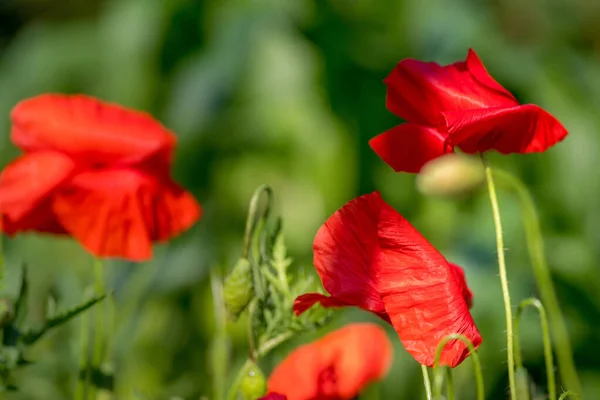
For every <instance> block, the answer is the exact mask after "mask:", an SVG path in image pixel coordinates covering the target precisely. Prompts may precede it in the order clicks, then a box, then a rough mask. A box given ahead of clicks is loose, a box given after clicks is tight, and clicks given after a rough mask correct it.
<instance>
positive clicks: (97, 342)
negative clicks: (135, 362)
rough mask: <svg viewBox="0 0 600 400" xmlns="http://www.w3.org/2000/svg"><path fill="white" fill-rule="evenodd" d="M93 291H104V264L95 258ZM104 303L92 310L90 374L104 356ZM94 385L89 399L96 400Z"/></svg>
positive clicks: (99, 292) (97, 369)
mask: <svg viewBox="0 0 600 400" xmlns="http://www.w3.org/2000/svg"><path fill="white" fill-rule="evenodd" d="M94 289H95V292H96V294H97V295H101V294H103V293H105V289H104V264H103V262H102V260H99V259H97V258H95V259H94ZM104 311H105V305H104V302H101V303H100V304H98V305H97V306H96V309H95V310H94V316H95V317H96V318H95V319H96V321H95V323H94V348H93V352H92V364H91V367H92V374H93V373H95V372H97V371H100V370H101V369H100V367H101V366H102V361H103V356H104V322H105V321H104ZM96 392H97V388H96V385H92V386H91V387H90V398H91V400H96V396H97V393H96Z"/></svg>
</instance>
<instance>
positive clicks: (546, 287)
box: [494, 170, 582, 393]
mask: <svg viewBox="0 0 600 400" xmlns="http://www.w3.org/2000/svg"><path fill="white" fill-rule="evenodd" d="M494 175H495V176H497V177H498V178H500V179H499V182H501V183H503V184H505V185H506V186H507V187H508V188H509V189H510V190H511V191H513V192H514V193H515V194H516V195H517V197H518V199H519V202H520V203H521V212H522V214H523V221H524V226H525V236H526V239H527V250H528V251H529V258H530V259H531V265H532V267H533V273H534V276H535V280H536V282H537V286H538V289H539V291H540V297H541V300H542V303H543V304H544V306H545V307H546V311H547V312H548V320H549V322H550V329H552V336H553V338H554V350H555V352H556V357H557V358H558V366H559V372H560V377H561V380H562V382H563V384H564V385H565V386H566V387H567V388H569V389H571V390H574V391H575V392H577V393H582V390H581V382H580V381H579V376H578V375H577V369H576V367H575V362H574V360H573V350H572V348H571V342H570V341H569V331H568V330H567V325H566V323H565V321H564V318H563V315H562V313H561V311H560V305H559V304H558V299H557V296H556V292H555V290H554V285H553V283H552V276H551V274H550V270H549V269H548V265H547V263H546V257H545V254H544V240H543V237H542V233H541V229H540V221H539V218H538V215H537V211H536V209H535V203H534V201H533V198H532V197H531V194H530V193H529V190H527V187H526V186H525V185H524V184H523V183H522V182H521V181H520V180H518V179H517V178H516V177H514V176H513V175H511V174H509V173H508V172H504V171H500V170H495V171H494Z"/></svg>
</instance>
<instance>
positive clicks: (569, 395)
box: [558, 390, 581, 400]
mask: <svg viewBox="0 0 600 400" xmlns="http://www.w3.org/2000/svg"><path fill="white" fill-rule="evenodd" d="M567 397H573V398H575V399H578V400H579V399H581V396H579V395H578V394H577V393H575V392H573V391H571V390H568V391H566V392H564V393H563V394H561V395H560V397H559V398H558V400H565V399H566V398H567Z"/></svg>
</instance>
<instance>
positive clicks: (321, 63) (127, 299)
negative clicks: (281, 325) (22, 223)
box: [0, 0, 600, 400]
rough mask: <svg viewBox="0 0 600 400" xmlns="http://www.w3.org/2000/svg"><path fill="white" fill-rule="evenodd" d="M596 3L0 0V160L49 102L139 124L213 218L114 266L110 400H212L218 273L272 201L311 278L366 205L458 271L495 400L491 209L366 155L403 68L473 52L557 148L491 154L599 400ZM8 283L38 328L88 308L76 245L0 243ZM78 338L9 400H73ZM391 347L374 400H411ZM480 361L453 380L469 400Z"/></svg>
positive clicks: (29, 372)
mask: <svg viewBox="0 0 600 400" xmlns="http://www.w3.org/2000/svg"><path fill="white" fill-rule="evenodd" d="M599 21H600V2H597V1H593V0H577V1H567V0H530V1H528V2H522V1H517V0H477V1H476V0H453V1H444V0H418V1H417V0H388V1H384V0H380V1H377V2H374V1H369V0H169V1H165V0H112V1H111V0H106V1H102V0H79V1H76V0H71V1H56V0H0V135H1V136H0V163H1V164H2V165H5V164H6V163H8V162H9V161H10V160H11V159H13V158H14V157H15V156H16V155H18V154H19V153H18V151H17V149H16V148H14V147H13V146H12V145H11V144H10V142H9V130H10V121H9V113H10V110H11V108H12V107H13V106H14V105H15V104H16V103H17V102H18V101H19V100H21V99H24V98H27V97H30V96H34V95H37V94H40V93H44V92H61V93H87V94H90V95H93V96H97V97H99V98H101V99H104V100H107V101H113V102H118V103H121V104H123V105H126V106H129V107H133V108H136V109H141V110H146V111H148V112H150V113H152V114H153V115H155V116H156V117H157V118H158V119H160V120H161V121H162V122H163V123H164V124H165V125H166V126H168V127H169V128H171V129H172V130H173V131H175V132H176V133H177V135H178V137H179V148H178V154H177V159H176V165H175V166H174V175H175V177H176V179H177V180H178V181H180V182H181V183H182V184H184V185H185V186H186V187H187V188H189V189H190V190H191V191H193V193H194V194H195V195H196V196H197V198H198V199H199V201H200V202H201V203H202V205H203V207H204V216H203V218H202V220H201V221H200V222H199V223H198V224H197V226H196V227H195V228H194V229H192V230H190V231H189V232H187V233H186V234H184V235H182V236H181V237H179V238H178V239H177V240H174V241H173V242H171V243H170V244H168V245H162V246H157V247H156V249H155V256H154V259H153V261H152V262H149V263H145V264H140V265H134V264H131V263H124V262H119V261H111V262H109V263H108V265H107V275H108V276H107V284H108V285H109V287H111V288H114V289H115V290H116V301H117V326H116V336H115V343H114V365H113V368H114V370H115V371H116V372H117V374H118V375H117V376H118V377H117V391H118V396H117V398H119V399H129V398H136V396H137V398H140V399H169V398H171V397H173V396H179V397H181V398H183V399H199V398H201V396H208V397H209V398H210V395H211V393H210V391H211V386H210V383H211V379H212V377H211V371H210V369H209V362H208V356H209V353H210V349H211V343H213V340H214V337H213V336H214V335H213V334H214V326H215V325H214V316H213V311H212V310H213V308H212V299H211V291H210V282H209V275H208V273H209V270H210V269H211V268H222V269H226V268H230V267H231V266H232V264H233V263H234V261H235V260H236V259H237V258H238V257H239V255H240V251H241V240H242V234H243V228H244V219H245V214H246V210H247V205H248V201H249V199H250V196H251V195H252V192H253V190H254V189H255V188H256V187H257V186H258V185H259V184H262V183H269V184H270V185H272V187H273V188H274V191H275V199H276V203H277V208H278V212H279V213H281V215H283V217H284V220H285V222H284V224H285V227H284V229H285V237H286V241H287V245H288V248H289V251H290V254H291V255H292V256H293V257H294V258H295V264H294V265H296V266H299V265H300V266H305V267H310V266H311V260H312V254H311V244H312V240H313V237H314V234H315V232H316V230H317V229H318V227H319V226H320V225H321V224H322V223H323V222H324V221H325V219H326V218H327V217H328V216H329V215H330V214H331V213H333V212H334V211H335V210H336V209H337V208H339V207H340V206H342V205H343V204H344V203H345V202H346V201H348V200H350V199H351V198H353V197H355V196H357V195H359V194H364V193H367V192H370V191H373V190H379V191H381V193H382V195H383V197H384V198H385V199H386V200H387V201H388V202H389V203H390V204H392V205H393V206H394V207H395V208H396V209H397V210H398V211H400V212H401V213H402V214H403V215H404V216H406V217H407V218H408V219H409V220H410V221H411V222H412V223H413V224H414V225H415V226H416V227H417V228H418V229H419V230H421V232H422V233H423V234H424V235H425V236H426V237H427V238H428V239H429V240H430V241H431V242H432V243H433V244H434V245H436V246H437V247H438V248H439V249H440V250H441V251H442V253H444V254H445V255H446V257H447V258H449V259H450V260H451V261H453V262H456V263H458V264H460V265H462V266H463V267H464V268H465V271H466V275H467V279H468V282H469V285H470V287H471V289H472V290H473V292H474V302H475V305H474V308H473V310H472V311H473V315H474V318H475V321H476V322H477V324H478V326H479V328H480V330H481V332H482V334H483V337H484V343H483V345H482V346H481V347H480V351H479V353H480V357H481V360H482V364H483V368H484V375H485V381H486V385H487V386H486V392H487V394H486V398H488V399H492V400H493V399H498V400H500V399H505V398H506V396H505V389H506V387H507V376H506V347H505V346H506V344H505V335H504V329H505V322H504V314H503V307H502V302H501V300H500V299H501V292H500V284H499V280H498V277H497V267H496V254H495V241H494V236H493V235H494V231H493V223H492V218H491V212H490V206H489V202H488V199H487V197H486V195H485V193H484V192H482V193H479V194H477V195H475V196H473V197H471V198H469V199H465V200H462V201H454V202H451V201H441V200H435V199H430V198H425V197H423V196H421V195H420V194H418V193H417V192H416V190H415V186H414V179H415V178H414V176H412V175H407V174H395V173H393V172H392V170H391V169H390V168H389V167H387V166H386V165H384V164H383V162H381V161H380V160H379V159H378V158H377V157H376V156H375V155H374V154H373V153H372V152H371V150H370V148H369V147H368V145H367V141H368V140H369V139H370V138H371V137H373V136H375V135H377V134H378V133H380V132H383V131H384V130H386V129H388V128H390V127H392V126H394V125H395V124H398V123H400V122H401V121H400V120H399V119H398V118H397V117H395V116H394V115H393V114H391V113H390V112H388V111H387V110H386V108H385V86H384V84H383V82H382V80H383V79H384V78H385V76H386V75H387V74H388V73H389V72H390V71H391V69H392V68H393V67H394V65H395V64H396V63H397V62H398V61H399V60H400V59H402V58H405V57H411V58H418V59H423V60H435V61H437V62H439V63H451V62H454V61H457V60H462V59H464V57H465V56H466V53H467V49H468V48H469V47H473V48H474V49H475V50H476V51H477V52H478V54H479V56H480V57H481V58H482V60H483V61H484V63H485V64H486V66H487V68H488V70H489V71H490V73H491V74H492V75H493V76H494V77H495V78H496V79H497V80H498V81H499V82H501V83H502V84H503V85H504V86H505V87H507V88H508V89H509V90H510V91H512V92H513V93H514V94H515V95H516V96H517V98H518V99H520V100H521V101H522V102H525V103H527V102H532V103H536V104H539V105H541V106H542V107H544V108H546V109H547V110H549V111H550V112H551V113H553V114H554V115H555V116H557V117H558V118H559V119H560V120H561V121H562V122H563V123H564V124H565V125H566V127H567V128H568V129H569V131H570V135H569V137H568V138H567V139H566V140H565V141H564V142H563V143H561V144H560V145H558V146H556V147H555V148H552V149H551V150H550V151H548V152H547V153H544V154H537V155H528V156H519V155H515V156H509V157H506V156H500V155H498V154H493V155H491V162H492V163H493V164H494V165H497V166H502V167H504V168H506V169H508V170H511V171H513V172H514V173H515V174H517V175H518V176H519V177H521V178H522V179H523V180H524V181H525V182H526V183H527V184H528V186H529V187H530V188H531V190H532V192H533V195H534V197H535V200H536V202H537V205H538V209H539V213H540V216H541V218H542V227H543V230H544V234H545V239H546V253H547V256H548V261H549V264H550V267H551V268H552V273H553V277H554V281H555V284H556V287H557V290H558V295H559V299H560V302H561V306H562V308H563V311H564V313H565V315H566V318H567V322H568V325H569V330H570V334H571V340H572V343H573V346H574V351H575V356H576V362H577V366H578V369H579V372H580V375H581V378H582V380H583V384H584V386H585V390H586V392H585V395H586V396H585V397H586V398H587V399H595V398H600V357H599V356H600V353H599V350H598V348H600V294H599V293H600V273H599V272H598V268H599V266H598V262H597V260H598V259H599V256H600V254H599V251H600V247H599V246H598V243H600V229H598V226H599V224H600V203H599V199H600V176H599V174H600V173H599V172H598V161H597V160H598V152H599V151H600V135H599V133H598V131H599V130H600V112H599V111H598V110H600V23H599ZM500 202H501V209H502V216H503V222H504V225H505V233H506V239H505V242H506V246H507V250H508V251H507V262H508V269H509V279H510V287H511V290H512V297H513V304H515V305H516V304H517V302H518V301H519V299H522V298H525V297H528V296H531V295H535V294H536V288H535V283H534V281H533V276H532V272H531V269H530V265H529V259H528V256H527V252H526V248H525V242H524V235H523V228H522V221H521V218H520V213H519V209H518V204H517V203H516V202H515V200H514V199H513V198H512V196H510V195H508V194H504V193H501V195H500ZM4 247H5V249H6V257H7V269H8V273H9V277H10V274H11V271H13V270H15V269H16V267H17V266H18V264H19V263H20V262H23V261H24V262H26V263H27V264H28V266H29V270H30V273H31V275H32V280H33V282H32V290H31V295H30V301H31V305H32V310H31V313H30V315H29V319H30V323H31V324H34V325H35V324H36V323H39V320H40V319H41V318H42V315H43V310H44V307H45V298H46V296H47V294H48V293H49V292H51V293H53V295H54V297H55V298H56V300H57V307H58V308H59V309H60V308H67V307H70V306H73V305H75V304H77V303H78V302H80V300H81V299H82V298H83V296H84V292H85V290H86V288H88V287H89V286H91V285H92V281H93V276H92V275H93V273H92V259H91V257H90V256H89V255H87V254H86V253H85V252H84V251H82V250H81V248H80V247H79V246H78V245H77V244H76V243H74V242H71V241H69V240H65V239H54V238H49V237H41V236H34V235H22V236H19V237H17V238H14V239H11V240H5V242H4ZM351 320H354V321H356V320H371V321H374V320H375V318H374V317H372V316H370V315H368V314H366V313H364V312H361V311H358V310H343V311H340V312H338V313H336V317H335V319H334V321H333V323H332V324H331V325H329V326H328V327H327V328H326V329H323V330H321V331H319V332H315V333H314V334H311V335H304V336H301V337H298V338H296V339H294V340H293V341H292V342H290V343H288V344H286V345H284V346H282V347H281V348H279V350H278V351H276V352H275V353H274V354H273V355H272V356H271V357H269V359H267V360H266V361H265V362H264V363H263V364H261V365H262V366H263V368H264V370H265V372H266V373H268V372H269V371H270V369H271V368H272V367H273V365H275V363H276V362H277V361H278V360H281V359H282V358H283V357H284V356H285V354H286V353H287V352H288V351H289V350H290V349H292V348H293V347H294V346H296V345H297V344H298V343H302V342H305V341H308V340H311V339H313V338H314V337H316V336H318V335H321V334H322V333H323V332H325V331H327V330H329V329H333V328H335V327H337V326H340V325H342V324H344V323H346V322H348V321H351ZM78 322H79V321H78V320H75V321H73V322H71V323H69V324H68V325H67V326H65V327H61V328H59V329H56V330H54V331H53V332H52V333H51V334H49V335H48V336H47V337H46V338H44V339H43V340H42V341H40V343H38V344H37V345H36V346H35V347H34V348H33V349H32V350H31V352H30V354H29V358H30V359H32V360H34V361H35V364H34V365H32V366H30V367H27V368H24V369H22V370H21V371H20V372H19V374H18V376H17V383H19V384H20V388H21V393H19V394H13V395H10V396H9V397H7V398H10V399H52V400H60V399H68V398H71V397H72V391H73V388H74V383H75V381H74V377H75V373H76V371H77V359H78V346H79V323H78ZM389 331H390V336H391V337H392V338H393V340H394V343H395V346H396V354H395V361H394V366H393V369H392V371H391V372H390V374H389V376H388V378H387V379H386V380H385V381H383V382H382V383H380V384H378V385H375V386H373V387H371V388H369V389H368V390H367V391H366V393H365V394H364V398H366V399H378V398H380V399H391V398H393V399H398V400H400V399H406V400H408V399H411V400H412V399H417V398H422V396H423V394H422V380H421V375H420V369H419V366H418V364H417V363H416V362H415V361H414V360H413V359H412V358H411V357H410V356H408V355H407V353H406V352H405V351H404V350H403V348H402V347H401V345H400V343H399V341H398V340H397V337H396V336H394V334H393V332H392V330H391V329H390V330H389ZM228 332H229V339H230V341H231V346H232V347H231V350H232V351H231V353H232V357H231V359H230V360H229V362H230V368H229V371H230V372H231V376H230V377H229V379H230V380H231V379H232V378H233V375H234V374H235V372H236V371H237V368H239V366H240V365H241V363H242V362H243V360H244V358H245V357H246V354H247V343H246V336H245V320H244V319H241V320H240V321H239V322H238V323H235V324H230V325H228ZM522 346H523V348H524V359H525V365H526V367H527V368H528V369H529V370H530V372H531V373H532V375H533V377H534V379H535V380H536V382H537V383H538V384H539V385H545V382H546V378H545V374H544V364H543V356H542V343H541V335H540V331H539V319H538V318H537V316H536V315H535V314H534V313H533V312H527V313H526V316H525V320H524V322H523V331H522ZM471 367H472V364H471V361H470V360H468V361H466V362H465V363H464V364H462V365H461V366H460V367H459V368H458V369H457V370H456V371H455V372H456V374H455V380H456V382H455V384H456V386H457V391H458V393H462V395H461V396H460V398H461V399H473V398H474V387H473V378H472V370H471Z"/></svg>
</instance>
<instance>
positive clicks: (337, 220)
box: [313, 192, 481, 367]
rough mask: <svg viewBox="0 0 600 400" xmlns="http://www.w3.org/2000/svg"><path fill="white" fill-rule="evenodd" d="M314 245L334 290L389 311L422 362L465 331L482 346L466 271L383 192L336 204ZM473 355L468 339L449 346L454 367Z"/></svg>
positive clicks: (445, 360) (445, 359)
mask: <svg viewBox="0 0 600 400" xmlns="http://www.w3.org/2000/svg"><path fill="white" fill-rule="evenodd" d="M313 248H314V251H315V257H314V264H315V267H316V268H317V272H318V273H319V276H320V277H321V280H322V282H323V286H324V287H325V289H326V290H327V292H329V293H330V294H331V297H333V298H335V299H336V300H338V301H340V302H343V303H347V304H349V305H354V306H358V307H360V308H363V309H365V310H368V311H371V312H374V313H376V314H377V315H379V316H382V315H386V316H387V317H388V318H389V321H390V322H391V324H392V325H393V326H394V328H395V330H396V332H397V333H398V336H399V337H400V340H401V341H402V343H403V344H404V346H405V347H406V349H407V351H408V352H409V353H410V354H411V355H412V356H413V357H414V358H415V359H416V360H417V361H419V362H420V363H421V364H425V365H432V364H433V361H434V355H435V351H436V348H437V345H438V343H439V342H440V341H441V340H442V339H443V338H444V337H445V336H447V335H449V334H453V333H461V334H463V335H465V336H466V337H467V338H469V340H471V341H472V342H473V345H474V346H475V347H477V346H479V344H480V343H481V336H480V334H479V332H478V330H477V327H476V326H475V323H474V322H473V319H472V317H471V314H470V313H469V308H468V304H467V301H466V300H465V295H464V288H465V286H466V283H465V281H464V279H462V280H461V277H460V273H459V272H458V271H456V268H455V267H451V266H450V264H449V263H448V262H447V261H446V259H445V258H444V257H443V256H442V255H441V254H440V253H439V252H438V251H437V250H436V249H435V248H434V247H433V246H432V245H431V244H430V243H429V242H428V241H427V240H426V239H425V238H424V237H423V236H421V234H420V233H419V232H417V230H416V229H415V228H414V227H412V225H410V223H409V222H408V221H407V220H406V219H405V218H404V217H402V216H401V215H400V214H399V213H398V212H397V211H396V210H394V209H393V208H392V207H391V206H390V205H388V204H387V203H386V202H385V201H383V199H382V198H381V196H380V195H379V193H378V192H374V193H371V194H367V195H363V196H361V197H358V198H356V199H354V200H352V201H350V202H348V203H347V204H346V205H345V206H344V207H342V208H341V209H340V210H338V211H337V212H335V213H334V214H333V215H332V216H331V217H330V218H329V219H328V220H327V222H326V223H325V224H324V225H323V226H322V227H321V229H319V233H317V237H316V238H315V242H314V245H313ZM313 299H314V298H313ZM317 300H318V299H317ZM382 306H383V308H382ZM467 355H468V349H467V347H466V346H465V345H464V344H463V343H462V342H460V341H453V342H451V343H449V344H448V345H447V346H446V347H445V349H444V351H442V357H441V363H442V364H443V365H450V366H453V367H454V366H456V365H458V364H460V362H462V360H464V358H466V356H467Z"/></svg>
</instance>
